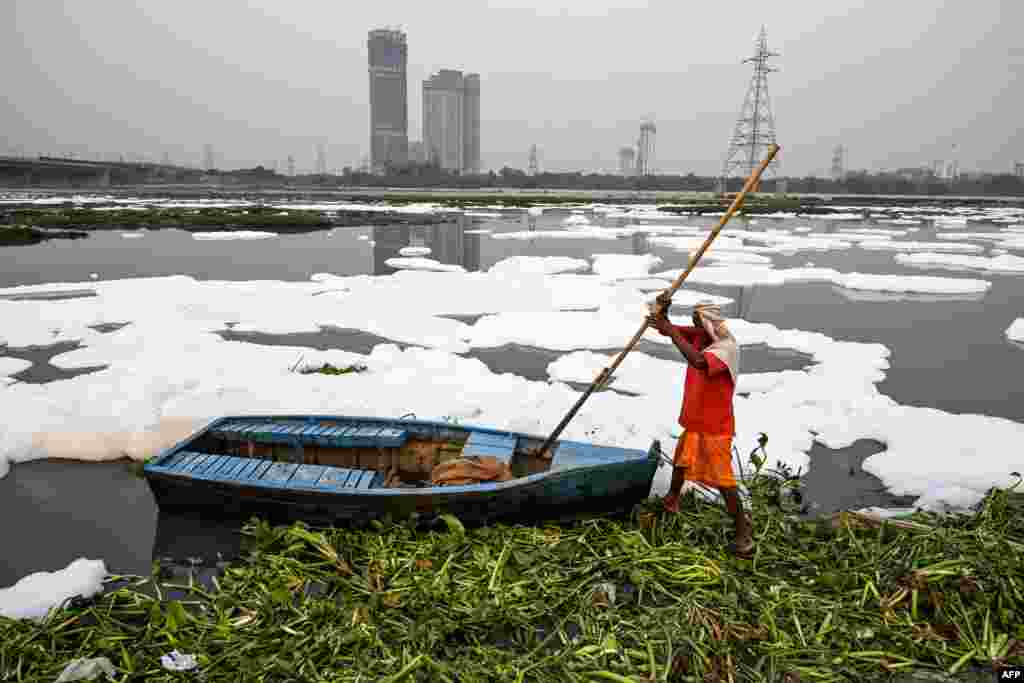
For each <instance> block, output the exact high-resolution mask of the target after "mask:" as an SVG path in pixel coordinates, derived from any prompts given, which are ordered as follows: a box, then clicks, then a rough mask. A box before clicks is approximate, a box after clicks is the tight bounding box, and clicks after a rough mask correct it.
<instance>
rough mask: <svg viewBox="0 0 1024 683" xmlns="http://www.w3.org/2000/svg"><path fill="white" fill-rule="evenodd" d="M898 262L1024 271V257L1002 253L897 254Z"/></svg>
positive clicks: (990, 270)
mask: <svg viewBox="0 0 1024 683" xmlns="http://www.w3.org/2000/svg"><path fill="white" fill-rule="evenodd" d="M895 259H896V261H897V262H898V263H901V264H903V265H905V266H917V267H919V268H946V269H949V270H986V271H989V272H992V273H1024V257H1021V256H1011V255H1008V254H1005V253H1004V254H1002V255H998V256H993V257H992V258H987V257H985V256H964V255H962V254H936V253H932V252H919V253H916V254H896V256H895Z"/></svg>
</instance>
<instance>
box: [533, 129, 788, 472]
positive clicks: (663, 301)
mask: <svg viewBox="0 0 1024 683" xmlns="http://www.w3.org/2000/svg"><path fill="white" fill-rule="evenodd" d="M778 152H779V146H778V145H772V146H771V147H770V148H769V149H768V156H767V157H766V158H765V159H764V161H762V162H761V165H760V166H758V167H757V169H755V170H754V172H753V173H752V174H751V176H750V177H749V178H748V179H747V182H746V184H745V185H744V186H743V189H742V190H741V191H740V193H739V194H738V195H736V198H735V199H733V201H732V204H731V205H730V206H729V209H728V210H727V211H726V212H725V215H724V216H722V218H721V220H719V221H718V225H717V226H715V229H714V230H712V231H711V234H710V235H708V238H707V239H706V240H704V244H702V245H701V247H700V249H698V250H697V253H695V254H694V255H693V256H691V257H690V264H689V265H688V266H687V267H686V270H684V271H683V272H682V274H680V276H679V277H678V278H676V281H675V282H673V283H672V286H671V287H669V288H668V289H666V290H665V291H664V292H662V293H661V294H659V295H658V301H659V303H658V308H657V309H656V311H655V312H657V313H659V314H660V313H661V310H663V309H664V308H666V307H667V305H668V303H667V302H668V300H670V299H671V298H672V296H673V295H674V294H675V293H676V291H677V290H678V289H679V288H680V287H682V286H683V282H685V281H686V278H687V277H688V276H689V275H690V273H691V272H692V271H693V269H694V268H695V267H696V266H697V262H698V261H700V259H701V257H702V256H703V255H704V252H706V251H707V250H708V247H710V246H711V243H712V242H713V241H714V240H715V238H716V237H718V233H720V232H722V228H724V227H725V224H726V223H728V222H729V219H730V218H732V216H733V214H734V213H736V212H737V211H739V209H740V207H741V206H743V200H744V199H746V196H747V193H749V192H750V191H751V190H752V189H753V188H754V187H757V186H758V185H759V183H760V182H761V174H762V173H764V170H765V169H766V168H768V164H770V163H771V162H772V159H774V158H775V155H776V154H778ZM646 331H647V319H646V318H645V319H644V323H643V325H641V326H640V329H639V330H637V333H636V334H634V335H633V338H632V339H631V340H630V341H629V343H628V344H626V348H624V349H622V351H620V352H619V355H618V356H617V357H616V358H615V362H613V363H612V364H611V365H610V366H609V367H607V368H605V369H603V370H601V372H600V373H599V374H598V375H597V378H596V379H594V381H593V382H591V383H590V386H589V387H587V390H586V391H584V392H583V395H582V396H580V398H579V400H578V401H576V405H574V406H573V407H572V409H571V410H569V412H568V413H566V415H565V417H563V418H562V421H561V422H559V423H558V426H557V427H555V430H554V431H553V432H551V435H550V436H548V438H547V440H546V441H544V445H542V446H541V447H540V448H539V449H538V450H537V451H536V453H537V454H539V455H541V456H543V457H546V458H550V457H551V456H552V455H553V454H552V453H551V446H552V445H554V443H555V441H557V440H558V437H559V436H561V434H562V431H564V430H565V427H566V425H568V424H569V422H570V420H572V418H573V417H575V415H576V413H577V412H579V409H580V408H581V407H583V404H584V403H585V402H586V400H587V399H588V398H590V395H591V394H592V393H594V390H595V389H597V388H598V387H599V386H602V385H603V384H606V383H607V382H608V380H609V379H611V376H612V373H613V372H615V370H616V369H617V368H618V367H619V365H620V364H621V363H622V361H623V360H625V358H626V354H628V353H629V352H630V351H632V350H633V347H634V346H636V345H637V343H638V342H639V341H640V339H641V338H642V337H643V336H644V332H646Z"/></svg>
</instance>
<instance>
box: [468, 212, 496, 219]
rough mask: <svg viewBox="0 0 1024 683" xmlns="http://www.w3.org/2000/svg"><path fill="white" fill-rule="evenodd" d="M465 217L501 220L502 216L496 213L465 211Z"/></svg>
mask: <svg viewBox="0 0 1024 683" xmlns="http://www.w3.org/2000/svg"><path fill="white" fill-rule="evenodd" d="M463 215H464V216H467V217H469V218H501V214H500V213H497V212H494V211H465V212H463Z"/></svg>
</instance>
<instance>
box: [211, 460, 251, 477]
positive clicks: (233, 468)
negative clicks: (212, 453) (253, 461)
mask: <svg viewBox="0 0 1024 683" xmlns="http://www.w3.org/2000/svg"><path fill="white" fill-rule="evenodd" d="M247 460H248V459H247V458H238V457H235V456H233V455H229V456H227V457H226V458H225V459H224V463H223V464H222V465H221V466H220V467H218V468H217V471H216V472H214V473H213V474H215V475H216V476H217V478H218V479H234V478H235V474H236V473H237V472H238V470H240V469H242V468H243V467H245V465H247V464H248V462H247Z"/></svg>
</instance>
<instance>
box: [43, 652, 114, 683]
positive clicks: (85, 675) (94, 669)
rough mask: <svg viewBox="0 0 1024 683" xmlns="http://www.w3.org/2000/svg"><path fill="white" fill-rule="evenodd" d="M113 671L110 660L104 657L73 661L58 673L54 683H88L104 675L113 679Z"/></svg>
mask: <svg viewBox="0 0 1024 683" xmlns="http://www.w3.org/2000/svg"><path fill="white" fill-rule="evenodd" d="M115 671H116V669H115V668H114V665H113V664H111V663H110V660H109V659H107V658H106V657H96V658H93V659H86V658H82V659H73V660H71V662H69V663H68V665H67V666H66V667H64V670H63V671H61V672H60V676H58V677H57V681H56V683H65V681H88V680H91V679H93V678H97V677H99V676H100V675H101V674H106V675H107V676H110V677H111V678H113V677H114V673H115Z"/></svg>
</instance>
